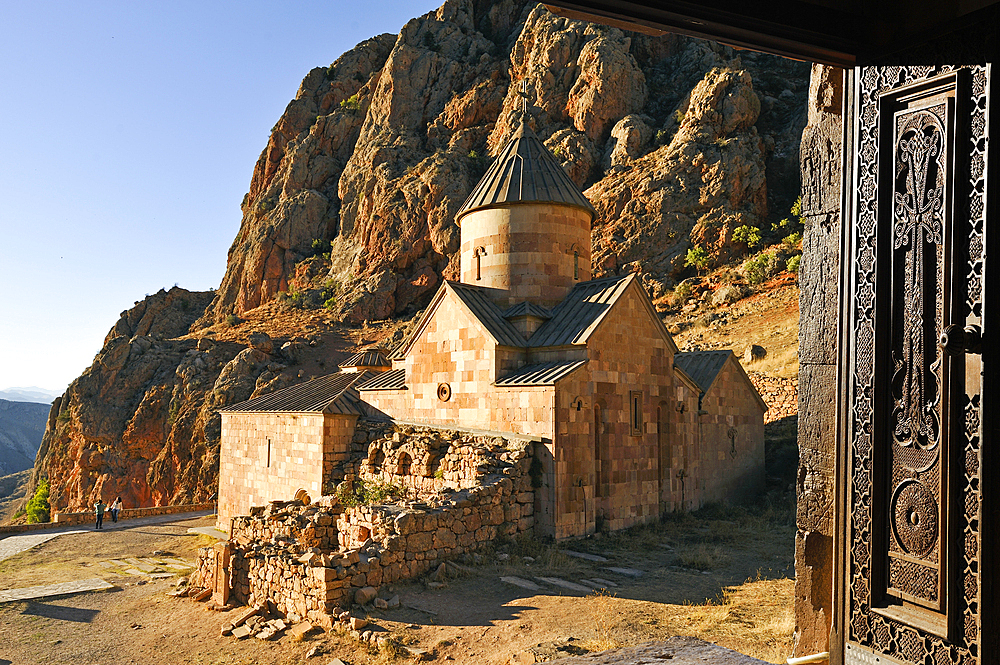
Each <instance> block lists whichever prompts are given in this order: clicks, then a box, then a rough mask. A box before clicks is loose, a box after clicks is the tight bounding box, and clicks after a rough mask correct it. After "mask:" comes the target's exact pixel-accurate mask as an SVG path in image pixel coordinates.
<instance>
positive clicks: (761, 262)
mask: <svg viewBox="0 0 1000 665" xmlns="http://www.w3.org/2000/svg"><path fill="white" fill-rule="evenodd" d="M770 267H771V255H770V254H767V253H765V252H761V253H760V254H758V255H757V256H754V257H751V258H749V259H747V260H746V261H744V262H743V273H744V274H745V275H746V278H747V281H748V282H750V283H751V284H754V285H756V284H760V283H761V282H763V281H764V280H765V279H767V276H768V274H769V272H768V270H769V268H770Z"/></svg>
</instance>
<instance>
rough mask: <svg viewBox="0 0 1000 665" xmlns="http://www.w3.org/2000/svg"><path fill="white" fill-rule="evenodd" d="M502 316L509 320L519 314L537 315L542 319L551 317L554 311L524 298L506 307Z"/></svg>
mask: <svg viewBox="0 0 1000 665" xmlns="http://www.w3.org/2000/svg"><path fill="white" fill-rule="evenodd" d="M502 316H503V318H505V319H507V320H508V321H509V320H511V319H514V318H517V317H519V316H537V317H538V318H540V319H551V318H552V312H550V311H549V310H547V309H546V308H544V307H542V306H541V305H536V304H535V303H533V302H528V301H527V300H523V301H521V302H519V303H517V304H516V305H511V306H510V307H508V308H507V309H505V310H504V312H503V315H502Z"/></svg>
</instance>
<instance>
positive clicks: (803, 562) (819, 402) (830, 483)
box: [795, 65, 843, 656]
mask: <svg viewBox="0 0 1000 665" xmlns="http://www.w3.org/2000/svg"><path fill="white" fill-rule="evenodd" d="M842 100H843V71H842V70H841V69H838V68H835V67H828V66H825V65H813V69H812V78H811V81H810V84H809V99H808V103H809V122H808V124H807V125H806V128H805V130H803V132H802V144H801V147H800V153H799V162H800V166H801V170H802V221H803V222H804V223H805V232H804V233H803V240H802V263H801V265H800V266H799V288H800V294H799V434H798V439H799V471H798V476H797V478H796V491H797V496H798V509H797V512H796V526H797V529H796V534H795V654H796V655H798V656H801V655H806V654H812V653H817V652H820V651H827V650H828V648H829V637H830V619H831V616H832V609H833V608H832V604H833V528H834V521H833V499H834V496H835V494H834V454H835V441H836V436H835V435H836V427H835V425H836V397H837V321H838V311H839V293H838V284H839V274H840V182H841V141H842V126H843V124H842V123H843V119H842Z"/></svg>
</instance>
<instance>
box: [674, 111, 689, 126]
mask: <svg viewBox="0 0 1000 665" xmlns="http://www.w3.org/2000/svg"><path fill="white" fill-rule="evenodd" d="M685 115H686V114H685V113H683V112H682V111H681V110H680V109H677V110H676V111H674V115H673V116H672V117H673V119H674V122H676V123H677V124H678V125H679V124H681V123H682V122H684V117H685Z"/></svg>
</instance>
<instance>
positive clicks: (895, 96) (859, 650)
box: [835, 65, 989, 664]
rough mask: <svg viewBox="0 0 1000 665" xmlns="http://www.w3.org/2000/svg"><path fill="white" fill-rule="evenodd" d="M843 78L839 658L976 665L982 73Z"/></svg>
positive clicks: (919, 70) (932, 70) (913, 70)
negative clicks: (848, 112)
mask: <svg viewBox="0 0 1000 665" xmlns="http://www.w3.org/2000/svg"><path fill="white" fill-rule="evenodd" d="M855 76H856V77H857V87H856V88H855V94H856V98H855V99H854V104H855V109H856V117H857V118H858V125H857V127H858V131H857V135H856V141H855V144H854V146H853V154H854V158H855V163H854V176H855V185H854V186H853V187H848V191H853V192H855V193H854V195H853V196H854V201H853V202H852V203H853V210H851V211H850V214H849V215H848V214H845V216H844V219H845V222H846V223H848V224H849V226H848V244H849V249H850V252H851V256H850V257H849V263H847V265H848V270H847V272H846V273H845V277H846V278H847V280H848V283H849V285H848V286H847V289H845V291H846V292H847V293H849V294H850V295H849V296H848V298H849V300H848V310H847V312H846V320H844V321H842V326H845V327H846V330H845V331H846V332H847V334H848V335H849V337H850V339H851V340H852V341H851V350H850V353H849V356H848V357H849V362H848V365H847V372H846V375H845V376H844V386H845V391H846V395H848V396H849V397H848V402H847V403H846V404H844V405H843V406H842V408H844V409H846V411H845V413H844V414H843V424H844V427H845V429H844V438H843V441H842V450H841V460H842V476H841V477H842V479H843V480H842V482H843V485H842V486H841V492H842V494H841V496H842V497H843V498H844V503H842V506H843V508H842V524H843V527H842V530H841V536H842V541H841V547H840V548H838V549H839V553H840V556H841V560H840V562H839V564H840V565H839V570H840V574H839V575H838V577H840V579H841V580H842V582H841V583H842V584H843V587H842V589H841V590H840V591H841V593H842V596H841V612H842V614H841V616H842V617H843V624H842V626H840V630H841V631H842V639H843V641H844V651H843V658H844V662H845V663H849V664H851V663H875V662H880V663H913V664H916V663H926V662H933V663H942V664H943V663H966V662H977V661H976V659H977V657H978V656H980V655H981V649H982V639H981V634H980V631H981V626H982V616H981V605H980V600H981V596H980V588H981V580H980V575H981V567H980V562H981V561H982V556H981V553H982V540H981V537H980V534H981V528H982V525H981V521H980V518H981V515H980V506H981V500H980V498H981V491H982V478H981V454H980V451H981V445H980V444H981V422H982V418H981V413H980V409H981V407H982V390H981V386H980V383H981V381H980V375H981V372H982V368H983V365H982V355H981V354H982V345H981V342H980V337H981V326H982V321H983V316H984V302H983V266H984V262H985V254H984V230H985V210H986V201H985V190H986V186H985V185H986V182H985V166H986V161H987V154H986V152H987V138H986V128H987V122H986V118H987V116H986V107H987V89H988V84H989V70H988V68H987V67H985V66H978V65H977V66H963V67H951V66H906V67H898V66H891V67H862V68H859V69H857V70H856V71H855ZM845 212H846V211H845ZM835 584H836V582H835Z"/></svg>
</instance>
